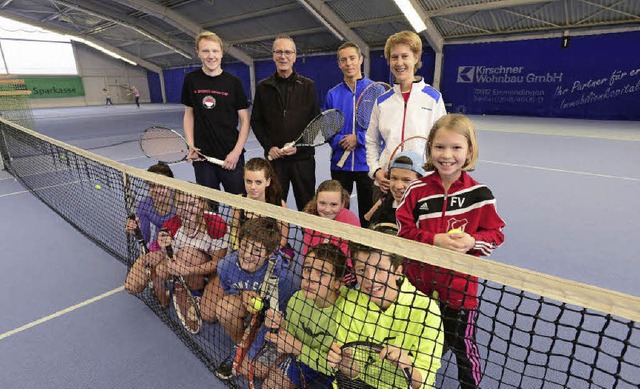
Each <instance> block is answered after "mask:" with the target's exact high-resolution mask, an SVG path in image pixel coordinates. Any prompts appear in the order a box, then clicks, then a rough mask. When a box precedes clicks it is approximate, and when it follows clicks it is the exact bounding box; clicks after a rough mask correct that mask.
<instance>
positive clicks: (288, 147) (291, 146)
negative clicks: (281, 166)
mask: <svg viewBox="0 0 640 389" xmlns="http://www.w3.org/2000/svg"><path fill="white" fill-rule="evenodd" d="M295 145H296V144H295V142H289V143H285V145H284V146H282V148H281V149H280V151H287V150H289V149H292V148H293V147H294V146H295ZM267 159H268V160H269V161H273V158H272V157H271V155H267Z"/></svg>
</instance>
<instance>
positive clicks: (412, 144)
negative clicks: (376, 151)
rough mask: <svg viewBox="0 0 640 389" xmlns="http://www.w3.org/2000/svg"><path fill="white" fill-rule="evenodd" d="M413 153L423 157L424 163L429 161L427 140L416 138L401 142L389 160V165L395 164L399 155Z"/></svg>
mask: <svg viewBox="0 0 640 389" xmlns="http://www.w3.org/2000/svg"><path fill="white" fill-rule="evenodd" d="M406 151H412V152H415V153H417V154H418V155H419V156H420V157H422V162H423V163H424V162H426V161H427V138H425V137H423V136H414V137H410V138H407V139H405V140H404V141H402V142H400V144H399V145H398V146H396V148H395V149H394V150H393V153H392V154H391V157H390V158H389V164H391V163H392V162H393V160H394V159H395V158H396V156H397V155H398V154H399V153H402V152H406Z"/></svg>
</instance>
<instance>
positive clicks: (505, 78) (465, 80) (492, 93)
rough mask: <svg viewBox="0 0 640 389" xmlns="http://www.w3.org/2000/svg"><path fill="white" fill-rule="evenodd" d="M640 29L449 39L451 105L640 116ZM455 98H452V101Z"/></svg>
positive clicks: (478, 110)
mask: <svg viewBox="0 0 640 389" xmlns="http://www.w3.org/2000/svg"><path fill="white" fill-rule="evenodd" d="M638 47H640V32H629V33H618V34H603V35H591V36H578V37H572V38H571V42H570V45H569V47H567V48H561V38H551V39H535V40H522V41H514V42H495V43H477V44H464V45H462V44H461V45H447V46H445V51H444V60H445V66H444V69H443V82H442V88H441V89H442V93H443V96H444V99H445V102H446V103H447V105H448V108H447V110H448V111H449V112H460V113H468V114H497V115H522V116H546V117H571V118H585V119H623V120H640V54H638V51H637V48H638ZM449 104H450V105H449Z"/></svg>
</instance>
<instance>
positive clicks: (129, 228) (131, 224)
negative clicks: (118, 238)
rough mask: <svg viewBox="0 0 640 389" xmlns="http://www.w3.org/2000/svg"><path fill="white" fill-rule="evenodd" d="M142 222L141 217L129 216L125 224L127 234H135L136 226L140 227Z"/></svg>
mask: <svg viewBox="0 0 640 389" xmlns="http://www.w3.org/2000/svg"><path fill="white" fill-rule="evenodd" d="M139 226H140V224H139V219H138V217H137V216H134V217H133V218H130V217H129V218H127V222H126V223H125V225H124V230H125V231H126V232H127V234H130V235H135V233H136V228H139Z"/></svg>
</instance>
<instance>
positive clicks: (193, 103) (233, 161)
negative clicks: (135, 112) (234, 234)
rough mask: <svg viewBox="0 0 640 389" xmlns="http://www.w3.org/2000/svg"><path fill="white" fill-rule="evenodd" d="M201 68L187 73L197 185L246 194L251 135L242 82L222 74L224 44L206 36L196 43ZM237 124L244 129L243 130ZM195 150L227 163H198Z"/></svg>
mask: <svg viewBox="0 0 640 389" xmlns="http://www.w3.org/2000/svg"><path fill="white" fill-rule="evenodd" d="M196 50H197V52H198V57H199V58H200V60H201V61H202V68H200V69H197V70H194V71H192V72H190V73H189V74H187V75H186V76H185V78H184V83H183V84H182V104H184V106H185V109H184V119H183V125H184V133H185V137H186V140H187V143H188V144H189V147H190V153H189V158H193V159H194V162H193V169H194V172H195V175H196V182H197V183H198V184H200V185H204V186H208V187H210V188H214V189H220V184H222V185H223V186H224V189H225V191H227V192H230V193H234V194H239V193H244V183H243V180H242V169H243V167H244V144H245V142H246V141H247V137H248V136H249V112H248V107H249V103H248V101H247V96H246V94H245V92H244V89H243V87H242V83H241V82H240V79H239V78H238V77H236V76H234V75H232V74H231V73H228V72H225V71H224V70H222V67H221V63H222V55H223V52H222V40H221V39H220V38H219V37H218V36H217V35H216V34H214V33H212V32H209V31H205V32H202V33H201V34H200V35H198V37H197V38H196ZM238 120H239V121H240V129H239V130H238V127H237V126H238ZM195 150H199V151H200V152H202V153H203V154H205V155H208V156H210V157H214V158H218V159H221V160H224V165H223V166H218V165H214V164H212V163H209V162H206V161H198V159H199V157H198V154H197V153H196V151H195Z"/></svg>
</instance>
